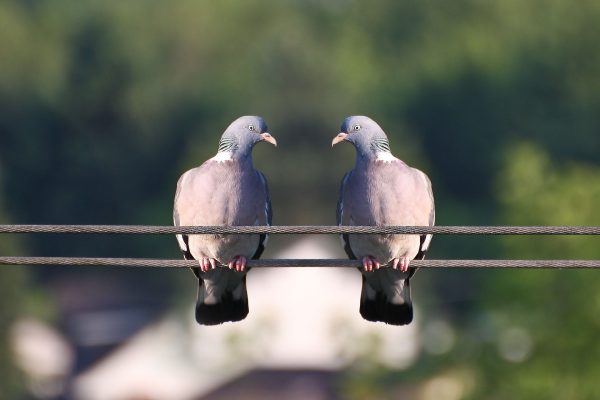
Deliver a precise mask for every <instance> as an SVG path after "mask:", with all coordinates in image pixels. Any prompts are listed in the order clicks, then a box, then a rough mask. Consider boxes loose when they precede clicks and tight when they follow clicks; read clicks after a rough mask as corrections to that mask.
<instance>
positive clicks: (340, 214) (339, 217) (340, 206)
mask: <svg viewBox="0 0 600 400" xmlns="http://www.w3.org/2000/svg"><path fill="white" fill-rule="evenodd" d="M351 174H352V171H349V172H346V174H345V175H344V177H343V178H342V184H341V185H340V194H339V197H338V202H337V210H336V223H337V225H338V226H341V225H342V224H343V218H344V189H345V187H346V182H347V181H348V178H349V177H350V175H351ZM340 238H341V239H342V245H343V246H344V251H345V252H346V255H348V258H349V259H351V260H356V256H355V255H354V253H353V252H352V249H351V248H350V242H349V240H348V234H342V235H341V236H340Z"/></svg>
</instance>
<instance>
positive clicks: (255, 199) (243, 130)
mask: <svg viewBox="0 0 600 400" xmlns="http://www.w3.org/2000/svg"><path fill="white" fill-rule="evenodd" d="M344 141H347V142H350V143H352V144H353V145H354V147H355V148H356V154H357V156H356V165H355V166H354V169H352V170H351V171H349V172H348V173H346V175H345V176H344V177H343V179H342V184H341V188H340V196H339V201H338V205H337V223H338V225H374V226H386V225H387V226H391V225H414V226H417V225H425V226H427V225H433V224H434V219H435V211H434V203H433V193H432V190H431V183H430V181H429V178H428V177H427V175H425V174H424V173H423V172H421V171H419V170H418V169H415V168H411V167H409V166H408V165H406V164H405V163H404V162H403V161H401V160H399V159H397V158H396V157H394V156H393V155H392V153H391V152H390V147H389V142H388V139H387V136H386V135H385V133H384V132H383V130H382V129H381V128H380V127H379V125H378V124H377V123H376V122H375V121H373V120H372V119H370V118H368V117H365V116H352V117H348V118H346V119H345V120H344V122H343V123H342V126H341V132H340V133H339V134H338V135H337V136H336V137H335V138H334V139H333V141H332V146H334V145H336V144H337V143H340V142H344ZM258 142H268V143H271V144H273V145H274V146H277V142H276V140H275V138H273V136H271V135H270V134H269V133H268V132H267V125H266V123H265V121H264V120H263V119H262V118H261V117H257V116H244V117H240V118H238V119H237V120H235V121H234V122H233V123H231V125H229V127H228V128H227V129H226V130H225V132H224V133H223V135H222V136H221V140H220V142H219V149H218V152H217V154H216V155H215V156H214V157H213V158H211V159H209V160H207V161H206V162H204V163H203V164H202V165H200V166H199V167H197V168H194V169H191V170H189V171H187V172H185V173H184V174H183V175H182V176H181V178H180V179H179V182H178V183H177V192H176V194H175V207H174V210H173V219H174V223H175V225H177V226H184V225H221V226H223V225H224V226H239V225H271V221H272V215H273V214H272V209H271V200H270V197H269V189H268V186H267V180H266V178H265V176H264V175H263V174H262V173H261V172H259V171H257V170H255V169H254V167H253V165H252V148H253V147H254V145H255V144H256V143H258ZM177 241H178V242H179V247H180V248H181V251H182V252H183V255H184V257H185V258H186V259H188V260H197V261H198V264H199V267H198V268H194V269H193V272H194V274H195V275H196V277H197V278H198V285H199V287H198V300H197V303H196V321H198V323H200V324H203V325H215V324H220V323H223V322H227V321H239V320H242V319H244V318H245V317H246V315H248V294H247V291H246V274H247V272H248V269H247V268H246V263H247V260H248V259H258V258H259V257H260V256H261V254H262V252H263V250H264V248H265V244H266V242H267V235H177ZM342 241H343V245H344V250H345V251H346V253H347V254H348V257H349V258H350V259H360V260H361V261H362V266H363V268H362V276H363V281H362V293H361V299H360V314H361V315H362V316H363V318H365V319H366V320H369V321H382V322H385V323H388V324H393V325H405V324H408V323H410V322H411V321H412V318H413V307H412V301H411V296H410V287H409V280H410V278H411V277H412V276H413V274H414V273H415V269H414V268H410V269H409V262H410V260H413V259H422V258H423V257H424V255H425V252H426V251H427V248H428V247H429V243H430V242H431V235H421V236H419V235H342ZM388 264H389V266H388Z"/></svg>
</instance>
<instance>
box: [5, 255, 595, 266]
mask: <svg viewBox="0 0 600 400" xmlns="http://www.w3.org/2000/svg"><path fill="white" fill-rule="evenodd" d="M0 265H52V266H105V267H111V266H112V267H137V268H143V267H148V268H191V267H198V262H197V261H193V260H167V259H143V258H85V257H0ZM410 265H411V266H412V267H415V268H441V269H445V268H558V269H560V268H600V260H412V261H411V262H410ZM247 266H248V268H273V267H278V268H294V267H317V268H318V267H343V268H360V267H361V264H360V262H359V261H356V260H346V259H272V260H249V261H248V264H247Z"/></svg>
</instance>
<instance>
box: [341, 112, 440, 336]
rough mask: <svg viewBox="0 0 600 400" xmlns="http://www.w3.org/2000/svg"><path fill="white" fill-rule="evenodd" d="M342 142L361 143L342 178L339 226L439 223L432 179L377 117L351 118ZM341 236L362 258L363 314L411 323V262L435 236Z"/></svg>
mask: <svg viewBox="0 0 600 400" xmlns="http://www.w3.org/2000/svg"><path fill="white" fill-rule="evenodd" d="M342 141H348V142H350V143H352V144H353V145H354V147H355V148H356V164H355V166H354V169H353V170H351V171H350V172H348V173H346V175H345V176H344V178H343V179H342V185H341V188H340V197H339V201H338V206H337V222H338V225H374V226H391V225H410V226H428V225H433V224H434V219H435V211H434V205H433V193H432V191H431V183H430V181H429V178H428V177H427V175H425V174H424V173H423V172H421V171H419V170H418V169H415V168H411V167H409V166H408V165H406V164H405V163H404V162H403V161H401V160H399V159H397V158H396V157H394V156H393V155H392V153H391V152H390V147H389V143H388V139H387V136H386V135H385V133H384V132H383V130H382V129H381V128H380V127H379V125H377V123H376V122H375V121H373V120H371V119H370V118H368V117H364V116H352V117H348V118H346V119H345V120H344V122H343V123H342V127H341V132H340V133H339V134H338V135H337V136H336V137H335V138H334V139H333V142H332V144H331V145H332V146H334V145H335V144H337V143H339V142H342ZM342 241H343V244H344V250H345V251H346V253H347V254H348V257H350V258H351V259H360V260H361V261H362V265H363V284H362V293H361V299H360V313H361V315H362V316H363V318H365V319H366V320H369V321H382V322H385V323H388V324H393V325H405V324H408V323H410V322H411V321H412V318H413V310H412V301H411V297H410V287H409V279H410V278H411V277H412V276H413V274H414V273H415V269H414V268H411V269H410V270H409V263H410V260H413V259H419V260H420V259H423V258H424V256H425V252H426V251H427V248H428V247H429V243H430V241H431V235H421V236H417V235H342ZM388 264H389V267H388Z"/></svg>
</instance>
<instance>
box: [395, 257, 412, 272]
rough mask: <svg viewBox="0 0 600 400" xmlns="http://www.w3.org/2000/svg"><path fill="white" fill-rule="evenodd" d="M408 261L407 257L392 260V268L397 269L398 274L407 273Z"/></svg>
mask: <svg viewBox="0 0 600 400" xmlns="http://www.w3.org/2000/svg"><path fill="white" fill-rule="evenodd" d="M409 262H410V260H409V259H408V257H400V258H394V259H392V268H394V269H399V270H400V272H406V271H408V264H409Z"/></svg>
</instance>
